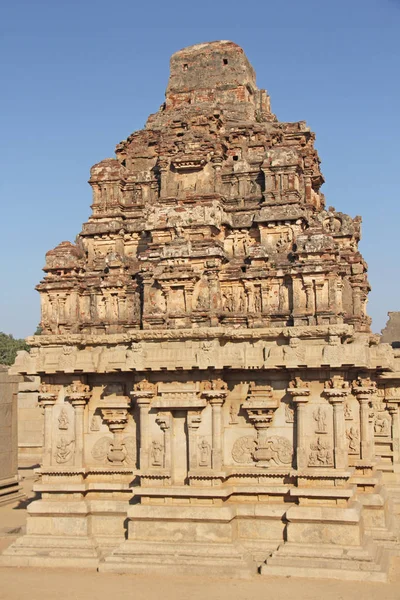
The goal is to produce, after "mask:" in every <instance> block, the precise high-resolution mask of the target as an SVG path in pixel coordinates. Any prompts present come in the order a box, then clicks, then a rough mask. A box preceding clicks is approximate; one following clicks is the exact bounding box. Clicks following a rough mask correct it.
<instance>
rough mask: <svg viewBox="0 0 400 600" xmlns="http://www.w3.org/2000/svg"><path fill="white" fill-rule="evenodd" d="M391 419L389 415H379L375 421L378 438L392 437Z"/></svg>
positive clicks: (375, 431)
mask: <svg viewBox="0 0 400 600" xmlns="http://www.w3.org/2000/svg"><path fill="white" fill-rule="evenodd" d="M390 428H391V418H390V415H389V414H388V413H378V415H377V416H376V417H375V420H374V433H375V435H377V436H388V435H390Z"/></svg>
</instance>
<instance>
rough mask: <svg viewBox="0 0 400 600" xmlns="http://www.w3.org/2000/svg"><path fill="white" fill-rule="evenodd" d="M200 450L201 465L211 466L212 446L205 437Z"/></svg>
mask: <svg viewBox="0 0 400 600" xmlns="http://www.w3.org/2000/svg"><path fill="white" fill-rule="evenodd" d="M199 450H200V460H199V466H200V467H209V466H211V446H210V444H209V443H208V442H207V441H206V440H205V439H204V438H203V439H202V440H201V443H200V444H199Z"/></svg>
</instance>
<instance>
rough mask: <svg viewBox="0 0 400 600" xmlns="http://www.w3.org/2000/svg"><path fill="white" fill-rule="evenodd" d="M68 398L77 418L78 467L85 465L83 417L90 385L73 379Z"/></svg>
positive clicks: (76, 455) (76, 449) (76, 459)
mask: <svg viewBox="0 0 400 600" xmlns="http://www.w3.org/2000/svg"><path fill="white" fill-rule="evenodd" d="M65 397H66V399H67V400H68V401H69V402H70V403H71V404H72V406H73V407H74V420H75V459H74V464H75V466H76V467H83V464H84V445H83V436H84V429H83V418H84V413H85V406H86V404H87V402H88V401H89V398H90V389H89V386H87V385H85V384H84V383H82V382H81V381H73V382H72V383H71V385H70V386H68V387H67V389H66V394H65Z"/></svg>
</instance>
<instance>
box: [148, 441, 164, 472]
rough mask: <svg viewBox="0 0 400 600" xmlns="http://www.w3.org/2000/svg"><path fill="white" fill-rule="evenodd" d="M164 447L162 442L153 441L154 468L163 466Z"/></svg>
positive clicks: (152, 461)
mask: <svg viewBox="0 0 400 600" xmlns="http://www.w3.org/2000/svg"><path fill="white" fill-rule="evenodd" d="M163 454H164V446H163V445H162V444H161V443H160V442H156V441H153V442H152V444H151V464H152V465H153V467H162V466H163Z"/></svg>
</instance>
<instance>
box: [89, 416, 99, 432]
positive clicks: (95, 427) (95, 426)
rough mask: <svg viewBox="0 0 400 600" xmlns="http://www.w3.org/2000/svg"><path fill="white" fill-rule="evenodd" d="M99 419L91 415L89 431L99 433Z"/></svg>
mask: <svg viewBox="0 0 400 600" xmlns="http://www.w3.org/2000/svg"><path fill="white" fill-rule="evenodd" d="M100 426H101V417H100V415H93V416H92V418H91V420H90V431H100Z"/></svg>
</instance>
